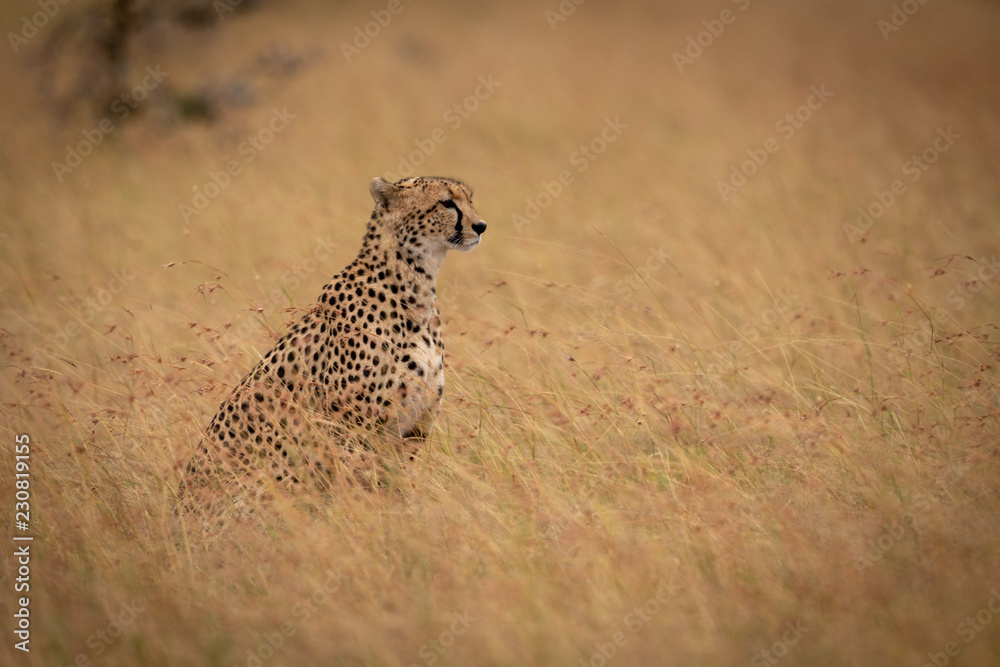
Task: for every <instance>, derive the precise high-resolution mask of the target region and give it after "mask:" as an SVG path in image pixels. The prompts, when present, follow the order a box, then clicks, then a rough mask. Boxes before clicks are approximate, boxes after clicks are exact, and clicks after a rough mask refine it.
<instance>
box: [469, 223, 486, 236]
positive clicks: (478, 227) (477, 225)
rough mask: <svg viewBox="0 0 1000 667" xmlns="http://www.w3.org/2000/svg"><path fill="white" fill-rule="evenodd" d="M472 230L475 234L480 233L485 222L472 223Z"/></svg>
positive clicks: (484, 226) (483, 228)
mask: <svg viewBox="0 0 1000 667" xmlns="http://www.w3.org/2000/svg"><path fill="white" fill-rule="evenodd" d="M472 231H474V232H475V233H477V234H482V233H483V232H485V231H486V223H485V222H476V223H473V225H472Z"/></svg>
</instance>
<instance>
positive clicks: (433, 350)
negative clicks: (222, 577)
mask: <svg viewBox="0 0 1000 667" xmlns="http://www.w3.org/2000/svg"><path fill="white" fill-rule="evenodd" d="M370 192H371V195H372V199H374V201H375V208H374V210H373V211H372V214H371V218H370V220H369V222H368V228H367V233H366V234H365V236H364V240H363V242H362V246H361V251H360V252H359V253H358V256H357V259H355V260H354V261H353V262H351V263H350V264H349V265H348V266H347V267H346V268H345V269H344V270H343V271H341V272H340V273H338V274H337V275H335V276H333V278H331V279H330V281H329V283H328V284H326V285H325V286H324V287H323V292H322V294H321V295H320V297H319V301H318V302H317V303H316V304H314V305H313V306H312V307H311V309H310V310H309V311H308V312H307V313H306V314H304V315H303V316H302V317H301V318H300V319H298V320H297V321H296V322H294V323H293V324H292V326H291V327H290V329H289V331H288V333H286V334H285V335H284V336H283V337H282V338H281V339H280V340H279V341H278V342H277V344H276V345H275V346H274V348H273V349H272V350H271V351H270V352H268V353H267V354H266V355H264V357H263V359H261V361H260V363H258V364H257V366H256V367H255V368H254V369H253V370H251V371H250V372H249V373H248V374H247V375H246V377H244V378H243V380H242V381H241V382H240V383H239V385H238V386H237V387H236V388H235V389H234V390H233V392H232V393H231V394H230V395H229V397H228V398H227V399H226V400H225V401H223V403H222V405H221V406H220V407H219V410H218V413H217V414H216V415H215V418H214V419H212V421H211V423H210V424H209V426H208V429H207V432H206V435H205V438H204V440H203V441H202V442H201V443H200V445H199V447H198V449H197V451H196V452H195V454H194V456H193V457H192V458H191V459H190V462H189V463H188V465H187V467H186V469H185V473H184V477H183V480H182V482H181V486H180V489H179V491H178V496H179V501H180V502H179V507H181V508H182V509H198V507H197V506H198V505H199V504H202V503H205V502H207V501H206V499H205V494H206V493H208V494H210V495H212V494H214V495H215V496H216V497H217V496H219V492H220V491H221V492H223V494H224V495H223V496H222V497H224V498H225V500H224V501H223V502H226V503H236V504H239V502H241V501H245V499H246V498H247V497H248V495H250V493H249V491H253V492H254V493H255V494H256V495H266V494H268V493H270V490H271V489H275V488H276V489H278V490H281V491H294V490H296V489H305V488H309V489H313V490H316V489H329V488H331V487H330V486H329V484H330V482H331V479H333V478H336V477H337V475H338V469H339V470H340V471H342V472H343V471H347V472H348V473H349V475H348V477H353V478H355V479H361V480H362V481H364V480H367V481H368V482H369V483H370V482H371V478H370V474H371V471H372V470H373V469H375V468H377V466H378V463H377V462H378V460H379V459H380V458H384V456H385V455H395V456H398V457H399V460H400V461H406V460H412V458H413V456H414V455H415V453H416V452H417V450H418V449H419V446H420V444H421V443H422V441H423V440H424V438H425V437H426V435H427V433H428V431H429V429H430V427H431V425H432V424H433V423H434V421H435V419H436V417H437V415H438V412H439V410H440V407H441V397H442V393H443V391H444V343H443V342H442V339H441V317H440V313H439V311H438V308H437V304H436V300H435V295H436V292H435V283H436V281H437V275H438V272H439V271H440V269H441V264H442V262H443V261H444V258H445V255H446V254H447V253H448V251H449V250H460V251H469V250H472V249H473V248H475V247H476V246H477V245H479V242H480V240H481V238H482V234H483V232H484V231H485V230H486V223H485V222H484V221H483V220H482V217H481V216H480V215H479V213H477V212H476V210H475V209H474V208H473V206H472V190H471V188H469V186H467V185H466V184H464V183H462V182H461V181H458V180H454V179H450V178H438V177H415V178H406V179H403V180H401V181H398V182H396V183H391V182H389V181H387V180H385V179H383V178H381V177H378V178H375V179H374V180H372V182H371V187H370ZM264 489H267V490H266V491H265V490H264Z"/></svg>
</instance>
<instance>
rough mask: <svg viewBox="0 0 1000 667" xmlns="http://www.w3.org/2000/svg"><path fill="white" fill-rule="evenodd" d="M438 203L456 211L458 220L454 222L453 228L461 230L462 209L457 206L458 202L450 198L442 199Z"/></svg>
mask: <svg viewBox="0 0 1000 667" xmlns="http://www.w3.org/2000/svg"><path fill="white" fill-rule="evenodd" d="M438 203H439V204H441V206H444V207H445V208H450V209H451V210H453V211H454V212H455V213H458V222H456V223H455V229H456V230H461V229H462V209H460V208H459V207H458V204H456V203H455V202H454V200H452V199H442V200H441V201H439V202H438Z"/></svg>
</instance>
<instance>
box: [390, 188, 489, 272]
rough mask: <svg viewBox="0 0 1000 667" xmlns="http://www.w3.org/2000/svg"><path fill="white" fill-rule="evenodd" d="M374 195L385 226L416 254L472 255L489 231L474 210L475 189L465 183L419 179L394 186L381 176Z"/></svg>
mask: <svg viewBox="0 0 1000 667" xmlns="http://www.w3.org/2000/svg"><path fill="white" fill-rule="evenodd" d="M370 191H371V194H372V199H374V200H375V212H376V214H379V215H380V216H381V218H382V220H383V224H384V225H385V226H386V227H387V228H388V230H389V231H390V232H391V233H392V234H394V235H395V237H396V238H397V239H398V240H399V241H400V243H401V244H403V245H407V246H409V247H411V248H412V249H414V250H419V251H422V252H424V253H427V254H429V255H434V256H440V257H443V256H444V255H445V253H447V252H448V251H449V250H461V251H463V252H468V251H469V250H472V249H473V248H475V247H476V246H477V245H479V241H480V239H481V238H482V234H483V232H484V231H486V223H485V222H483V218H482V216H480V215H479V213H478V212H477V211H476V209H474V208H473V207H472V189H471V188H470V187H469V186H468V185H466V184H465V183H462V182H461V181H457V180H454V179H450V178H436V177H429V176H419V177H415V178H404V179H403V180H401V181H397V182H395V183H390V182H389V181H387V180H385V179H384V178H382V177H381V176H379V177H377V178H375V179H373V180H372V183H371V188H370Z"/></svg>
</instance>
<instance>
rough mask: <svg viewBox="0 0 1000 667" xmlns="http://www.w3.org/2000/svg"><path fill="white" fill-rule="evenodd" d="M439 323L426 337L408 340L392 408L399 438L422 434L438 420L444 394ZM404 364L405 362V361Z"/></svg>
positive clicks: (435, 321)
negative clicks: (395, 408) (406, 435)
mask: <svg viewBox="0 0 1000 667" xmlns="http://www.w3.org/2000/svg"><path fill="white" fill-rule="evenodd" d="M439 327H440V321H439V320H438V318H436V317H435V318H434V321H433V322H432V323H431V327H430V332H429V333H428V335H427V336H421V337H418V339H417V340H411V341H409V342H408V344H407V347H406V354H405V355H404V356H403V357H402V358H401V361H403V364H402V369H401V376H400V382H399V383H397V387H396V396H395V404H396V406H397V409H398V412H397V414H396V415H395V421H396V427H397V428H398V430H399V432H400V433H401V434H406V433H409V432H411V431H413V430H415V429H419V430H424V429H426V428H428V427H429V426H430V423H431V422H433V420H434V418H435V417H436V416H437V412H438V409H439V406H440V404H441V394H442V393H443V391H444V354H443V348H442V346H441V344H440V333H439V332H440V329H439ZM404 360H405V361H404Z"/></svg>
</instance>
